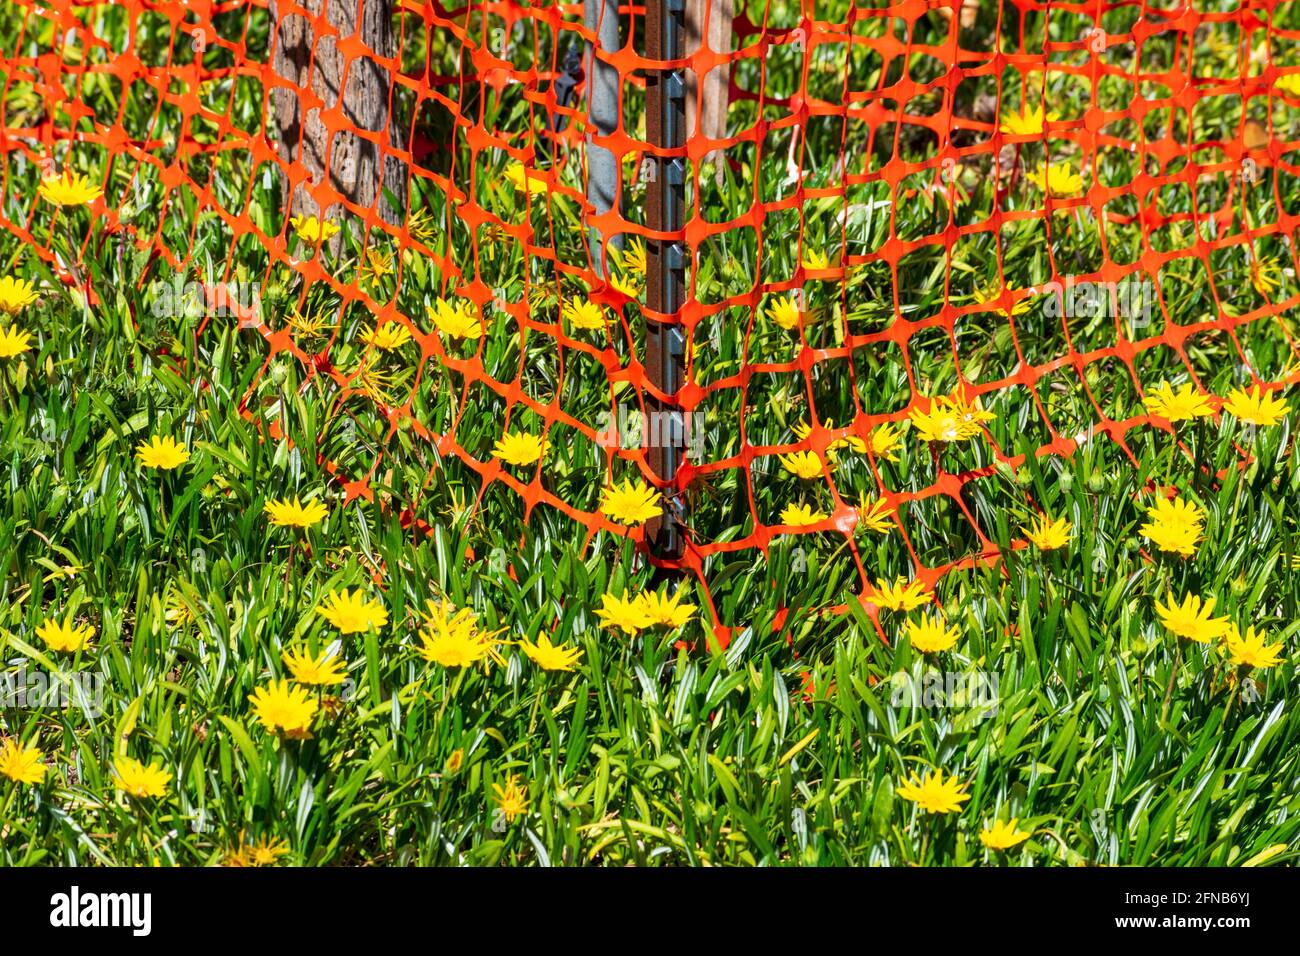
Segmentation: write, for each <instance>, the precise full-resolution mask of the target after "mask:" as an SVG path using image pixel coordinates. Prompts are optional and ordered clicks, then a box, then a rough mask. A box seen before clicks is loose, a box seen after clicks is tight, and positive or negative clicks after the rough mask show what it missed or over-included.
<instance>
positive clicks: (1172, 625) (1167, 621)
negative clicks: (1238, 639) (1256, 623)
mask: <svg viewBox="0 0 1300 956" xmlns="http://www.w3.org/2000/svg"><path fill="white" fill-rule="evenodd" d="M1213 610H1214V598H1210V599H1208V600H1207V601H1206V602H1205V604H1204V606H1202V604H1201V599H1200V597H1198V596H1197V595H1195V594H1188V595H1187V596H1186V597H1184V598H1183V603H1182V604H1178V603H1176V602H1175V601H1174V595H1173V592H1172V591H1171V592H1170V594H1169V604H1168V605H1167V606H1166V605H1164V604H1161V603H1160V602H1159V601H1157V602H1156V614H1157V616H1159V618H1160V623H1161V624H1163V625H1164V626H1165V627H1167V628H1169V630H1171V631H1173V632H1174V633H1175V634H1177V635H1178V636H1179V637H1185V638H1187V639H1188V640H1189V641H1195V642H1196V643H1198V644H1204V643H1206V642H1207V641H1210V640H1213V639H1214V638H1216V637H1221V636H1222V635H1223V634H1225V633H1227V630H1228V627H1229V623H1230V622H1229V621H1228V619H1227V618H1226V617H1210V613H1211V612H1212V611H1213Z"/></svg>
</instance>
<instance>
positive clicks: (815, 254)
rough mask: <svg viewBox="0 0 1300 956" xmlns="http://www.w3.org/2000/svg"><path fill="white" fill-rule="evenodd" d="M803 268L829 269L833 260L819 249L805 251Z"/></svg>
mask: <svg viewBox="0 0 1300 956" xmlns="http://www.w3.org/2000/svg"><path fill="white" fill-rule="evenodd" d="M803 267H804V268H805V269H829V268H830V267H831V260H830V257H829V256H828V255H826V253H824V252H822V251H821V250H819V249H805V250H804V254H803Z"/></svg>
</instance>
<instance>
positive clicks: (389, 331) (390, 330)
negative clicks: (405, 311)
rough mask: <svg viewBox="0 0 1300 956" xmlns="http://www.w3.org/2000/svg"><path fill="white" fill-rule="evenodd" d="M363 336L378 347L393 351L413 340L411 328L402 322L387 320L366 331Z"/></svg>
mask: <svg viewBox="0 0 1300 956" xmlns="http://www.w3.org/2000/svg"><path fill="white" fill-rule="evenodd" d="M361 338H362V339H363V340H364V341H366V342H367V343H369V344H370V345H373V346H374V347H375V348H377V349H381V350H382V351H385V352H391V351H393V349H399V348H401V347H402V346H403V345H405V344H406V343H407V342H409V341H411V330H410V329H408V328H407V327H406V326H405V325H403V324H402V323H401V322H385V323H384V324H383V325H376V326H375V327H374V328H373V329H370V330H369V331H367V332H364V333H363V334H362V336H361Z"/></svg>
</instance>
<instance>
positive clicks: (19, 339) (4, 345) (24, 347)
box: [0, 326, 32, 359]
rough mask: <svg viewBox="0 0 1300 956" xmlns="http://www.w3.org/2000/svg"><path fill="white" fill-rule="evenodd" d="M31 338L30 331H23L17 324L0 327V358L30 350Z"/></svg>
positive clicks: (10, 356) (11, 356)
mask: <svg viewBox="0 0 1300 956" xmlns="http://www.w3.org/2000/svg"><path fill="white" fill-rule="evenodd" d="M31 338H32V337H31V333H29V332H23V331H21V330H19V329H18V327H17V326H10V327H9V328H7V329H0V358H6V359H7V358H13V357H14V356H15V355H22V354H23V353H24V352H30V351H31V349H32V346H31Z"/></svg>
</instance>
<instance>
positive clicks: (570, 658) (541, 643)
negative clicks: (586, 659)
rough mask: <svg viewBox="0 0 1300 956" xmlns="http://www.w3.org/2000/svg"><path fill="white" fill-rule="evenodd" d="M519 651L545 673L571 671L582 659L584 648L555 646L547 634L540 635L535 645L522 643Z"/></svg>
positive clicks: (523, 641) (524, 641)
mask: <svg viewBox="0 0 1300 956" xmlns="http://www.w3.org/2000/svg"><path fill="white" fill-rule="evenodd" d="M519 649H520V650H521V651H523V652H524V655H525V656H526V657H527V658H528V659H529V660H530V661H532V662H533V663H534V664H536V665H537V666H538V667H540V668H541V669H542V670H544V671H571V670H573V668H574V666H575V665H576V664H577V663H578V660H579V658H581V657H582V648H580V647H563V646H557V645H554V644H552V643H551V641H550V639H549V638H548V637H547V636H546V635H545V634H539V635H538V636H537V642H536V643H535V644H530V643H529V642H528V641H526V640H522V641H520V642H519Z"/></svg>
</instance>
